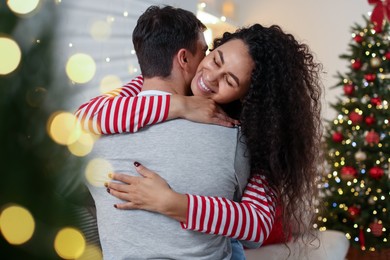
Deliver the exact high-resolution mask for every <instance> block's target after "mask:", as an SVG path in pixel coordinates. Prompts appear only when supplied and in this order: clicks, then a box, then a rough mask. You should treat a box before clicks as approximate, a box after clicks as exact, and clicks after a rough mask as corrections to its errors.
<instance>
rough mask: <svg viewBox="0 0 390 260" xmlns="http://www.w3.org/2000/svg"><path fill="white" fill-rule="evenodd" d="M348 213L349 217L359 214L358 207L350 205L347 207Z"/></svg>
mask: <svg viewBox="0 0 390 260" xmlns="http://www.w3.org/2000/svg"><path fill="white" fill-rule="evenodd" d="M348 213H349V216H350V218H351V219H355V218H356V217H357V216H359V215H360V209H359V208H358V207H355V206H351V207H349V208H348Z"/></svg>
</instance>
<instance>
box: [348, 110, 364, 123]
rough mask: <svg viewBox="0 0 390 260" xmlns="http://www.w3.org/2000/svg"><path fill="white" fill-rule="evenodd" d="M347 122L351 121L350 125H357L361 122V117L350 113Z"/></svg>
mask: <svg viewBox="0 0 390 260" xmlns="http://www.w3.org/2000/svg"><path fill="white" fill-rule="evenodd" d="M349 120H351V121H352V124H354V125H357V124H359V123H361V122H362V121H363V116H362V115H359V114H358V113H356V112H354V111H352V112H351V113H349Z"/></svg>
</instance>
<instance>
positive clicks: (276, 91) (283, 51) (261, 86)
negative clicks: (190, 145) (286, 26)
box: [214, 24, 322, 238]
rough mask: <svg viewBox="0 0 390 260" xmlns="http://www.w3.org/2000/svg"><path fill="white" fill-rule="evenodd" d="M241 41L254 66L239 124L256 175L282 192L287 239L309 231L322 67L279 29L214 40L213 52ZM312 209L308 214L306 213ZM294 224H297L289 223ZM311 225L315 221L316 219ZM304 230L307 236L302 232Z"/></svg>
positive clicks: (261, 28) (254, 29) (319, 129)
mask: <svg viewBox="0 0 390 260" xmlns="http://www.w3.org/2000/svg"><path fill="white" fill-rule="evenodd" d="M233 39H240V40H242V41H243V42H244V43H245V44H246V45H247V47H248V49H249V53H250V55H251V57H252V59H253V60H254V62H255V68H254V70H253V71H252V75H251V85H250V88H249V92H248V94H247V95H246V96H245V97H244V99H243V100H242V102H241V114H240V120H241V126H242V131H243V134H244V136H245V139H246V140H245V142H246V145H247V148H248V151H249V153H250V157H251V168H252V174H262V175H264V176H266V178H267V180H268V182H269V183H270V184H271V185H272V186H273V187H275V188H276V190H277V191H278V193H279V196H280V200H279V203H280V205H281V207H282V212H283V221H284V226H285V227H286V228H285V230H286V231H287V230H289V232H287V234H285V235H286V236H288V237H290V236H293V237H295V238H296V237H298V236H294V235H295V234H293V233H294V232H295V230H296V229H294V228H293V229H291V228H287V227H288V226H289V225H291V223H297V224H298V227H296V228H298V229H299V231H300V234H303V233H306V231H309V230H310V227H311V226H309V225H308V223H309V222H310V221H308V219H307V217H308V216H309V217H312V218H313V217H314V214H311V215H306V214H307V213H308V212H310V211H311V212H314V205H313V203H314V202H313V198H315V197H316V194H317V188H316V179H317V178H316V177H317V176H318V168H317V166H318V163H319V158H320V157H319V154H320V140H321V133H322V124H321V100H320V98H321V93H322V84H321V81H320V72H321V70H322V66H321V64H319V63H316V62H315V61H314V57H313V55H312V54H311V52H310V50H309V48H308V46H307V45H305V44H301V43H299V42H298V41H297V40H296V39H295V38H294V36H293V35H291V34H287V33H285V32H283V31H282V29H281V28H280V27H279V26H277V25H272V26H270V27H264V26H262V25H260V24H254V25H252V26H250V27H247V28H242V29H239V30H237V31H236V32H234V33H224V34H223V36H222V37H221V38H218V39H216V40H214V48H216V47H218V46H219V45H221V44H224V43H226V42H227V41H230V40H233ZM308 210H310V211H308ZM291 220H294V221H293V222H291ZM312 221H313V220H312ZM302 231H303V232H302Z"/></svg>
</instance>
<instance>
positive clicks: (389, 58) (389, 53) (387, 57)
mask: <svg viewBox="0 0 390 260" xmlns="http://www.w3.org/2000/svg"><path fill="white" fill-rule="evenodd" d="M385 58H386V60H390V51H388V52H386V53H385Z"/></svg>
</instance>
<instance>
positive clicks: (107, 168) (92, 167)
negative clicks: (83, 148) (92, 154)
mask: <svg viewBox="0 0 390 260" xmlns="http://www.w3.org/2000/svg"><path fill="white" fill-rule="evenodd" d="M112 171H113V168H112V166H111V164H110V163H109V162H108V161H107V160H104V159H100V158H95V159H92V160H91V161H89V162H88V165H87V168H86V169H85V178H86V179H87V181H88V182H89V183H90V184H92V185H93V186H97V187H103V186H104V183H105V182H109V181H110V178H108V174H109V173H111V172H112Z"/></svg>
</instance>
